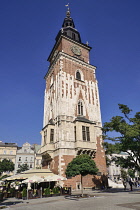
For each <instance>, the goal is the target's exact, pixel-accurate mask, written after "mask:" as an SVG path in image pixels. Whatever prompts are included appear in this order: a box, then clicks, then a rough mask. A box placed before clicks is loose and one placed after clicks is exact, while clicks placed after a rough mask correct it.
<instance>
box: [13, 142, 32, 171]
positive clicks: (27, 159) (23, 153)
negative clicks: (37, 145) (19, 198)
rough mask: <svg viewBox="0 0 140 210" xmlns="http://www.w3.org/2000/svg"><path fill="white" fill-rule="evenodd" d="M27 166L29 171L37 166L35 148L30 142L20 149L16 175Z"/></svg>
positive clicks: (17, 155) (17, 156) (16, 163)
mask: <svg viewBox="0 0 140 210" xmlns="http://www.w3.org/2000/svg"><path fill="white" fill-rule="evenodd" d="M23 164H27V165H28V167H29V169H31V168H34V166H35V153H34V148H33V147H32V146H31V144H29V143H28V142H26V143H24V144H23V145H22V147H18V149H17V154H16V161H15V173H16V172H17V170H18V169H19V168H20V166H21V165H23Z"/></svg>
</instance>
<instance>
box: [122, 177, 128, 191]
mask: <svg viewBox="0 0 140 210" xmlns="http://www.w3.org/2000/svg"><path fill="white" fill-rule="evenodd" d="M126 185H127V182H126V180H125V179H123V186H124V190H126Z"/></svg>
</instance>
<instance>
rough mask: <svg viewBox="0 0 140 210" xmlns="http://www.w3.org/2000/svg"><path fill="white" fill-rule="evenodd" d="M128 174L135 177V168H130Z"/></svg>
mask: <svg viewBox="0 0 140 210" xmlns="http://www.w3.org/2000/svg"><path fill="white" fill-rule="evenodd" d="M128 174H129V176H130V177H131V178H135V170H133V169H128Z"/></svg>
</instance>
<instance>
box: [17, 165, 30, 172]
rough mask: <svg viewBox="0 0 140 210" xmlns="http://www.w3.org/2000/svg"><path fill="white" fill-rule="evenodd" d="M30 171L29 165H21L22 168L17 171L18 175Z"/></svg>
mask: <svg viewBox="0 0 140 210" xmlns="http://www.w3.org/2000/svg"><path fill="white" fill-rule="evenodd" d="M27 170H29V166H28V165H27V164H22V165H20V168H19V169H18V170H17V173H21V172H23V171H27Z"/></svg>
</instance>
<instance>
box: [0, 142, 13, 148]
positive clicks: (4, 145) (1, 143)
mask: <svg viewBox="0 0 140 210" xmlns="http://www.w3.org/2000/svg"><path fill="white" fill-rule="evenodd" d="M0 146H1V147H17V144H16V143H7V142H2V141H0Z"/></svg>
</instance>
